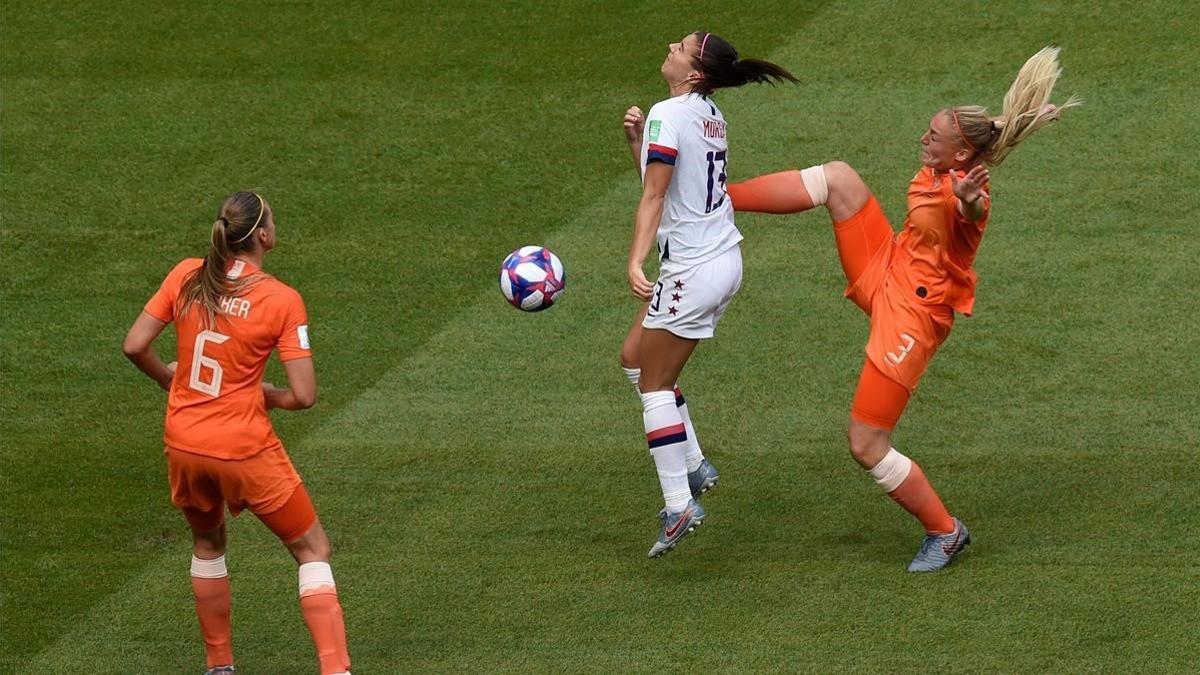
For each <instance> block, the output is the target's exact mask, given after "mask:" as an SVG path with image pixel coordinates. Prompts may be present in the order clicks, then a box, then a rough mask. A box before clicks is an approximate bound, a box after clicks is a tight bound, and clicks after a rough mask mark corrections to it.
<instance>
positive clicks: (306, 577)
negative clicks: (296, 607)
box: [299, 562, 350, 675]
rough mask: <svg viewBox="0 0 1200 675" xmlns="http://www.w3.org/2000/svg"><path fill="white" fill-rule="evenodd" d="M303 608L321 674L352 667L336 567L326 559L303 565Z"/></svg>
mask: <svg viewBox="0 0 1200 675" xmlns="http://www.w3.org/2000/svg"><path fill="white" fill-rule="evenodd" d="M299 577H300V611H301V612H302V613H303V614H304V623H306V624H308V632H309V633H310V634H311V635H312V639H313V644H315V645H316V647H317V658H318V659H319V660H320V662H321V674H322V675H330V674H331V673H345V672H349V671H350V653H349V651H348V650H347V648H346V623H345V620H344V619H343V617H342V605H341V603H340V602H338V596H337V586H336V585H334V583H333V570H332V569H330V567H329V563H326V562H309V563H304V564H303V565H301V566H300V570H299Z"/></svg>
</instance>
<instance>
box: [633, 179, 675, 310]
mask: <svg viewBox="0 0 1200 675" xmlns="http://www.w3.org/2000/svg"><path fill="white" fill-rule="evenodd" d="M674 173H675V166H674V165H672V164H667V163H665V162H651V163H650V164H649V165H648V166H647V167H646V176H645V179H644V181H643V183H642V199H641V201H639V202H638V207H637V215H636V216H635V218H634V224H633V243H632V244H631V245H630V247H629V270H628V274H629V288H630V289H632V290H633V294H634V295H636V296H637V297H639V298H641V299H642V300H649V299H650V295H651V293H653V292H654V284H652V283H650V281H649V280H647V279H646V274H645V272H643V271H642V263H644V262H645V261H646V256H647V255H649V254H650V247H651V246H653V245H654V238H655V235H657V234H658V223H659V221H660V220H661V219H662V211H663V202H664V201H665V200H666V197H667V186H668V185H670V184H671V176H672V175H673V174H674Z"/></svg>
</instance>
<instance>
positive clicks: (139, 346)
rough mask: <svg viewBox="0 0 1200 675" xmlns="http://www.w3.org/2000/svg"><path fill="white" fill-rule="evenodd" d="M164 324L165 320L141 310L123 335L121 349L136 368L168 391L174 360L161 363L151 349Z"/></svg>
mask: <svg viewBox="0 0 1200 675" xmlns="http://www.w3.org/2000/svg"><path fill="white" fill-rule="evenodd" d="M166 326H167V322H166V321H163V320H162V319H159V318H156V317H154V316H152V315H150V314H148V313H146V312H142V313H141V314H139V315H138V318H137V319H135V320H134V322H133V325H132V326H130V328H129V332H128V333H127V334H126V335H125V342H124V344H122V345H121V351H123V352H125V358H127V359H129V360H130V361H132V362H133V365H135V366H137V367H138V370H140V371H142V372H143V373H145V374H146V375H147V376H148V377H149V378H150V379H152V380H154V381H155V382H157V383H158V386H160V387H162V388H163V389H164V390H167V391H170V389H171V380H172V379H173V378H174V377H175V362H174V361H172V362H171V363H169V364H167V363H163V361H162V359H160V358H158V353H157V352H155V351H154V349H153V344H154V340H155V338H157V337H158V336H159V334H161V333H162V331H163V328H166Z"/></svg>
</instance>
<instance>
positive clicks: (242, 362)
mask: <svg viewBox="0 0 1200 675" xmlns="http://www.w3.org/2000/svg"><path fill="white" fill-rule="evenodd" d="M274 246H275V219H274V216H273V213H272V211H271V207H270V205H269V204H268V203H267V202H266V201H265V200H264V199H263V198H262V197H261V196H260V195H258V194H257V193H254V192H238V193H236V194H234V195H232V196H231V197H229V198H228V199H226V200H225V202H224V203H223V204H221V210H220V213H219V214H218V216H217V220H216V222H214V223H213V226H212V236H211V241H210V246H209V251H208V255H207V257H205V258H203V259H200V258H188V259H186V260H184V261H183V262H181V263H179V264H178V265H176V266H175V268H174V269H173V270H171V272H170V273H169V274H168V275H167V278H166V280H164V281H163V283H162V286H161V287H160V288H159V289H158V292H157V293H155V294H154V297H152V298H151V299H150V302H148V303H147V304H146V307H145V309H144V310H143V311H142V313H141V315H140V316H138V318H137V320H136V321H135V322H134V324H133V327H132V328H130V329H129V334H128V335H127V336H126V337H125V345H124V350H125V355H126V356H128V357H129V359H130V360H131V361H133V363H134V364H135V365H137V367H138V368H139V369H141V370H142V372H144V373H146V375H148V376H150V378H151V379H152V380H154V381H155V382H157V383H158V384H159V386H161V387H162V388H163V389H165V390H167V392H168V397H167V416H166V422H165V425H164V431H163V443H164V445H165V446H166V447H165V450H164V453H165V454H166V457H167V473H168V476H169V479H170V484H171V502H172V503H173V504H174V505H175V506H176V507H178V508H180V509H181V510H182V511H183V515H184V517H185V518H186V519H187V522H188V525H189V526H190V527H191V529H192V541H193V548H192V575H191V576H192V591H193V593H194V595H195V601H196V615H197V617H198V618H199V620H200V629H201V632H202V633H203V635H204V645H205V652H206V656H207V660H208V670H207V671H206V672H207V673H209V674H212V675H218V674H224V673H232V672H234V665H233V649H232V646H231V639H232V637H231V636H232V629H231V624H230V604H231V597H230V586H229V572H228V570H227V568H226V566H225V507H226V505H228V507H229V511H230V512H231V513H233V514H234V515H237V514H238V513H239V512H240V511H241V510H242V509H243V508H248V509H250V511H251V512H252V513H253V514H254V515H256V516H258V518H259V519H260V520H262V522H263V523H264V524H265V525H266V526H267V527H268V528H270V529H271V531H272V532H274V533H275V535H276V536H278V537H279V539H280V541H282V542H283V545H284V546H286V547H287V549H288V551H290V552H291V554H292V556H293V557H294V558H295V559H296V562H297V564H299V566H300V567H299V589H300V590H299V592H300V609H301V612H302V613H303V614H304V621H305V623H307V624H308V629H309V632H310V633H311V634H312V639H313V642H314V643H315V644H316V648H317V656H318V658H319V661H320V668H321V672H322V673H344V672H349V670H350V656H349V654H348V653H347V650H346V630H345V625H344V622H343V619H342V606H341V604H340V603H339V602H338V596H337V588H336V586H335V585H334V582H333V572H332V570H331V569H330V567H329V554H330V549H329V539H328V537H326V535H325V530H324V529H323V528H322V527H321V523H320V521H319V520H317V514H316V511H315V510H314V508H313V504H312V501H311V500H310V499H309V496H308V490H306V489H305V487H304V484H303V483H302V482H301V481H300V476H299V474H297V473H296V469H295V468H294V467H293V466H292V462H291V460H290V459H288V456H287V453H286V452H285V451H284V448H283V444H282V443H281V442H280V441H279V437H278V436H276V435H275V430H274V429H273V428H272V427H271V420H270V418H269V417H268V416H267V410H268V409H270V408H283V409H285V410H300V409H303V408H308V407H310V406H311V405H312V404H313V403H314V402H315V401H316V397H317V381H316V375H315V373H314V370H313V361H312V352H311V351H310V350H309V342H308V318H307V314H306V311H305V308H304V301H303V300H302V299H301V298H300V294H299V293H297V292H296V291H295V290H293V289H292V288H291V287H289V286H287V285H286V284H284V283H282V282H280V281H279V280H277V279H275V278H274V277H272V276H270V275H268V274H267V273H265V272H263V271H262V266H263V256H265V255H266V253H267V251H269V250H271V248H273V247H274ZM171 322H174V323H175V332H176V339H177V345H176V354H177V355H178V361H177V363H178V364H179V365H178V367H176V363H174V362H173V363H171V364H169V365H168V364H164V363H163V362H162V360H161V359H159V357H158V355H157V354H156V353H155V351H154V349H153V347H152V343H153V342H154V340H155V339H156V338H157V337H158V336H159V334H160V333H161V332H162V330H163V328H165V327H166V325H167V324H168V323H171ZM273 351H278V353H279V359H280V361H282V362H283V368H284V372H285V373H286V375H287V380H288V386H287V387H275V386H273V385H270V384H267V383H265V382H263V371H264V369H265V368H266V367H267V359H268V358H269V357H270V356H271V352H273Z"/></svg>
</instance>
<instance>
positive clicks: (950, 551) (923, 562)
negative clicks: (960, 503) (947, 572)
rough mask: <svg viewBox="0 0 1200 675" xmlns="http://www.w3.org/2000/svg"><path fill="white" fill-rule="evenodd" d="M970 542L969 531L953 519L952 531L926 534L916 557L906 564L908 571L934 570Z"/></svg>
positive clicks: (957, 520) (943, 565)
mask: <svg viewBox="0 0 1200 675" xmlns="http://www.w3.org/2000/svg"><path fill="white" fill-rule="evenodd" d="M970 543H971V533H970V532H969V531H968V530H967V526H966V525H963V524H962V521H961V520H959V519H958V518H955V519H954V531H953V532H951V533H950V534H927V535H925V540H924V541H922V542H921V550H920V551H917V557H915V558H913V560H912V562H911V563H909V564H908V571H909V572H936V571H938V570H940V569H942V568H943V567H945V566H946V565H949V564H950V561H951V560H953V559H954V556H956V555H958V554H959V553H962V552H963V551H965V550H966V548H967V544H970Z"/></svg>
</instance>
